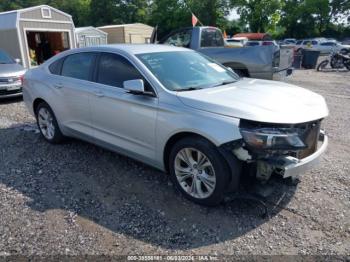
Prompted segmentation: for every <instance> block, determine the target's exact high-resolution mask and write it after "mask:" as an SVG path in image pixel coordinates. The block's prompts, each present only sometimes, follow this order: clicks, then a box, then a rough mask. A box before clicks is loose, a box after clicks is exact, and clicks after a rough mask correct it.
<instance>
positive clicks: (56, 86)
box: [53, 83, 63, 89]
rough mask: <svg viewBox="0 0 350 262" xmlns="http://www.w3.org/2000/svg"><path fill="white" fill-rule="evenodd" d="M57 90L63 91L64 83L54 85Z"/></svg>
mask: <svg viewBox="0 0 350 262" xmlns="http://www.w3.org/2000/svg"><path fill="white" fill-rule="evenodd" d="M53 86H54V87H55V88H56V89H61V88H62V87H63V84H62V83H58V84H54V85H53Z"/></svg>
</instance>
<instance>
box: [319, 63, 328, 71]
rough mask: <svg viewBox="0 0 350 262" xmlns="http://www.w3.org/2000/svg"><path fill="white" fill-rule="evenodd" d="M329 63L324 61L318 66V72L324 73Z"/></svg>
mask: <svg viewBox="0 0 350 262" xmlns="http://www.w3.org/2000/svg"><path fill="white" fill-rule="evenodd" d="M328 63H329V61H328V60H324V61H322V62H321V63H320V64H319V65H318V66H317V71H322V70H323V69H325V67H326V66H327V65H328Z"/></svg>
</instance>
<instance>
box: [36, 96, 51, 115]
mask: <svg viewBox="0 0 350 262" xmlns="http://www.w3.org/2000/svg"><path fill="white" fill-rule="evenodd" d="M41 103H46V104H48V103H47V102H46V101H45V100H44V99H42V98H40V97H39V98H36V99H34V101H33V112H34V115H36V110H37V108H38V106H39V105H40V104H41Z"/></svg>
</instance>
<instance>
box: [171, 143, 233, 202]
mask: <svg viewBox="0 0 350 262" xmlns="http://www.w3.org/2000/svg"><path fill="white" fill-rule="evenodd" d="M169 165H170V166H169V170H170V175H171V179H172V181H173V183H174V184H175V185H176V187H177V188H178V189H179V190H180V192H181V193H182V194H183V195H184V196H185V197H186V198H188V199H189V200H191V201H193V202H196V203H198V204H202V205H207V206H214V205H217V204H219V203H220V202H222V200H223V198H224V193H225V190H226V188H227V185H228V183H229V180H230V170H229V168H228V165H227V163H226V162H225V160H224V159H223V157H222V156H221V155H220V153H219V152H218V150H217V149H216V147H215V146H214V145H213V144H212V143H210V142H209V141H207V140H206V139H203V138H200V137H188V138H184V139H182V140H180V141H179V142H177V143H176V144H175V146H174V147H173V149H172V151H171V153H170V159H169Z"/></svg>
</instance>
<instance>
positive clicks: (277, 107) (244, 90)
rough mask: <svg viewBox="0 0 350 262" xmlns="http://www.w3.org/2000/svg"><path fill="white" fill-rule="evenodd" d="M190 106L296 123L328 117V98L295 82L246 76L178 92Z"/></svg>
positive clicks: (252, 117) (248, 117)
mask: <svg viewBox="0 0 350 262" xmlns="http://www.w3.org/2000/svg"><path fill="white" fill-rule="evenodd" d="M177 96H178V98H179V99H180V100H181V101H182V102H183V103H184V104H185V105H187V106H190V107H193V108H196V109H199V110H204V111H208V112H212V113H216V114H220V115H226V116H230V117H236V118H240V119H247V120H252V121H259V122H268V123H281V124H296V123H304V122H309V121H313V120H317V119H321V118H324V117H326V116H328V108H327V105H326V102H325V100H324V98H323V97H322V96H320V95H318V94H316V93H313V92H311V91H309V90H306V89H304V88H301V87H297V86H294V85H291V84H287V83H283V82H277V81H267V80H258V79H251V78H244V79H241V80H240V81H237V82H235V83H233V84H230V85H224V86H220V87H215V88H208V89H202V90H195V91H187V92H178V93H177Z"/></svg>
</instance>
